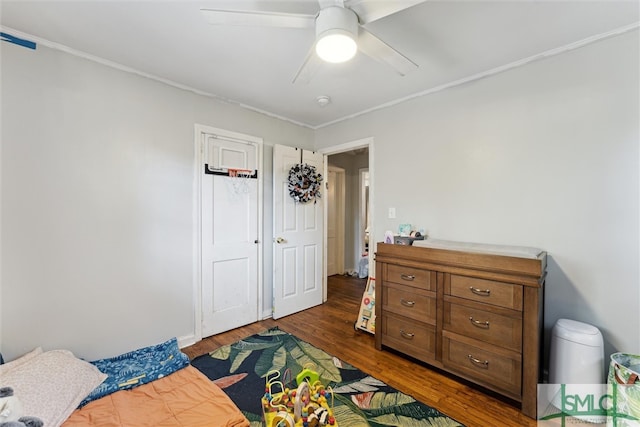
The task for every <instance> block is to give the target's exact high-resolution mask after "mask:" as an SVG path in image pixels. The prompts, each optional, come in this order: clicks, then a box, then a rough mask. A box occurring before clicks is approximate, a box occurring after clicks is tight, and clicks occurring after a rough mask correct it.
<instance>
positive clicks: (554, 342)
mask: <svg viewBox="0 0 640 427" xmlns="http://www.w3.org/2000/svg"><path fill="white" fill-rule="evenodd" d="M605 383H606V382H605V378H604V343H603V340H602V334H601V333H600V331H599V330H598V328H596V327H595V326H592V325H589V324H586V323H582V322H577V321H575V320H569V319H559V320H558V321H557V322H556V324H555V325H554V326H553V330H552V332H551V354H550V356H549V384H605Z"/></svg>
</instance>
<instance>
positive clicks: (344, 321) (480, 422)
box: [182, 276, 536, 427]
mask: <svg viewBox="0 0 640 427" xmlns="http://www.w3.org/2000/svg"><path fill="white" fill-rule="evenodd" d="M365 286H366V279H357V278H351V277H344V276H331V277H330V278H329V280H328V300H327V302H326V303H325V304H323V305H320V306H317V307H313V308H311V309H309V310H305V311H302V312H300V313H296V314H293V315H291V316H287V317H285V318H282V319H278V320H273V319H267V320H263V321H260V322H257V323H253V324H251V325H248V326H244V327H242V328H238V329H234V330H231V331H228V332H225V333H222V334H218V335H215V336H211V337H208V338H205V339H203V340H202V341H200V342H198V343H196V344H194V345H192V346H190V347H186V348H184V349H182V350H183V351H184V352H185V353H186V354H187V355H188V356H189V357H190V358H192V359H193V358H194V357H196V356H199V355H201V354H204V353H208V352H210V351H212V350H214V349H216V348H218V347H220V346H222V345H226V344H231V343H233V342H235V341H238V340H240V339H242V338H245V337H247V336H249V335H253V334H255V333H258V332H260V331H263V330H265V329H268V328H271V327H274V326H277V327H279V328H280V329H282V330H284V331H287V332H289V333H292V334H294V335H296V336H297V337H299V338H301V339H303V340H305V341H307V342H309V343H311V344H313V345H315V346H316V347H319V348H321V349H323V350H325V351H326V352H327V353H330V354H332V355H334V356H336V357H338V358H339V359H342V360H344V361H346V362H349V363H350V364H352V365H354V366H356V367H357V368H359V369H361V370H362V371H364V372H366V373H368V374H371V375H373V376H374V377H376V378H378V379H380V380H382V381H384V382H386V383H387V384H389V385H391V386H392V387H395V388H397V389H398V390H400V391H402V392H404V393H406V394H409V395H411V396H413V397H414V398H416V399H417V400H419V401H421V402H423V403H425V404H427V405H429V406H432V407H434V408H437V409H438V410H440V411H442V412H444V413H445V414H447V415H448V416H450V417H452V418H455V419H456V420H458V421H459V422H461V423H463V424H465V425H466V426H468V427H475V426H478V427H484V426H535V425H536V421H535V420H533V419H531V418H528V417H526V416H524V415H522V414H521V413H520V410H519V408H518V407H517V406H515V404H510V403H508V402H505V401H503V400H502V399H500V398H498V397H495V396H493V395H491V394H489V392H486V391H482V390H481V389H479V388H477V387H475V386H471V385H468V384H467V383H465V382H464V381H463V380H460V379H456V378H454V377H451V376H449V375H447V374H444V373H442V372H439V371H437V370H434V369H433V368H430V367H428V366H427V365H423V364H420V363H416V362H415V361H412V360H409V359H407V358H405V357H403V356H400V355H398V354H395V353H393V352H390V351H377V350H376V349H375V347H374V336H373V335H372V334H369V333H367V332H364V331H361V330H356V329H355V327H354V324H355V321H356V318H357V316H358V310H359V307H360V300H361V298H362V294H363V292H364V288H365ZM345 427H347V426H345Z"/></svg>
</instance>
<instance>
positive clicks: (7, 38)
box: [0, 32, 36, 50]
mask: <svg viewBox="0 0 640 427" xmlns="http://www.w3.org/2000/svg"><path fill="white" fill-rule="evenodd" d="M0 40H2V41H3V42H9V43H13V44H17V45H18V46H22V47H26V48H28V49H33V50H35V49H36V43H35V42H32V41H31V40H25V39H21V38H20V37H16V36H12V35H11V34H7V33H1V32H0Z"/></svg>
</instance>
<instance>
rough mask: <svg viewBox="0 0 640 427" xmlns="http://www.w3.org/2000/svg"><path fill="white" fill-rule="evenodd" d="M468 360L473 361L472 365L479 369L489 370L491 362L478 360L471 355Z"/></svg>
mask: <svg viewBox="0 0 640 427" xmlns="http://www.w3.org/2000/svg"><path fill="white" fill-rule="evenodd" d="M467 358H468V359H469V360H470V361H471V363H473V364H474V365H476V366H477V367H479V368H482V369H489V361H488V360H485V361H482V360H480V359H476V358H475V357H473V356H472V355H470V354H469V355H467Z"/></svg>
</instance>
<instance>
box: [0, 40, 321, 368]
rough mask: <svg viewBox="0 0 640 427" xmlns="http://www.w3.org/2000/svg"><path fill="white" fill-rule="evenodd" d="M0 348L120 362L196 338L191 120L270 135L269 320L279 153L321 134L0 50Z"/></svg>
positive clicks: (80, 62) (60, 61)
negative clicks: (278, 147) (276, 148)
mask: <svg viewBox="0 0 640 427" xmlns="http://www.w3.org/2000/svg"><path fill="white" fill-rule="evenodd" d="M1 54H2V57H1V59H2V62H1V63H2V69H1V71H2V81H1V83H2V116H1V117H2V157H1V160H2V163H1V166H2V170H1V174H2V175H1V185H2V187H1V193H0V195H1V201H2V209H1V220H2V224H1V230H2V237H1V242H2V259H1V261H2V263H1V280H2V282H1V291H2V294H1V297H2V300H1V302H0V310H1V312H0V329H1V331H0V334H1V335H0V336H1V337H2V342H1V347H0V348H1V349H2V352H3V354H4V355H5V356H6V357H7V358H8V359H10V358H12V357H15V356H17V355H19V354H21V353H24V352H26V351H28V350H31V349H32V348H34V347H35V346H38V345H41V346H43V347H44V348H45V349H52V348H68V349H70V350H72V351H74V352H76V354H78V355H79V356H81V357H85V358H88V359H95V358H99V357H106V356H112V355H116V354H118V353H121V352H124V351H127V350H131V349H134V348H137V347H139V346H143V345H149V344H153V343H157V342H160V341H161V340H165V339H168V338H170V337H172V336H177V337H185V336H190V335H193V334H194V309H198V308H197V307H194V299H193V291H192V289H193V273H192V270H193V254H192V251H193V238H192V237H193V236H192V233H193V213H192V206H193V200H192V198H193V177H194V170H193V167H194V152H193V148H194V125H195V124H196V123H198V124H203V125H209V126H214V127H218V128H223V129H228V130H232V131H235V132H240V133H245V134H249V135H254V136H258V137H262V138H264V141H265V147H264V165H263V167H264V170H265V173H264V178H265V180H264V185H265V192H264V197H265V202H266V206H265V209H264V212H265V217H264V229H265V232H264V234H265V235H264V239H263V241H264V242H265V246H264V254H265V260H264V273H265V274H264V277H265V283H264V295H263V298H264V302H265V307H263V311H264V312H270V308H271V288H272V282H271V276H272V274H271V272H272V264H271V262H272V261H271V260H272V253H271V252H272V245H271V243H270V242H271V238H272V231H271V225H272V217H271V201H272V191H271V183H272V177H271V174H272V166H271V165H272V163H271V162H272V148H271V146H272V145H273V144H274V143H278V144H284V145H296V146H301V147H303V148H312V146H313V132H312V131H311V130H309V129H306V128H302V127H299V126H296V125H293V124H290V123H288V122H284V121H281V120H277V119H274V118H271V117H267V116H265V115H262V114H258V113H255V112H251V111H248V110H245V109H242V108H240V107H238V106H235V105H230V104H224V103H222V102H219V101H216V100H214V99H211V98H207V97H204V96H200V95H196V94H194V93H191V92H187V91H184V90H180V89H177V88H174V87H171V86H168V85H165V84H162V83H159V82H157V81H154V80H150V79H147V78H144V77H140V76H137V75H133V74H129V73H126V72H123V71H119V70H116V69H112V68H109V67H106V66H103V65H100V64H97V63H94V62H91V61H88V60H84V59H82V58H78V57H75V56H72V55H69V54H66V53H62V52H59V51H56V50H52V49H49V48H46V47H42V46H39V47H38V49H37V50H36V51H32V50H28V49H24V48H21V47H18V46H15V45H11V44H8V43H3V44H2V52H1Z"/></svg>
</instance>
